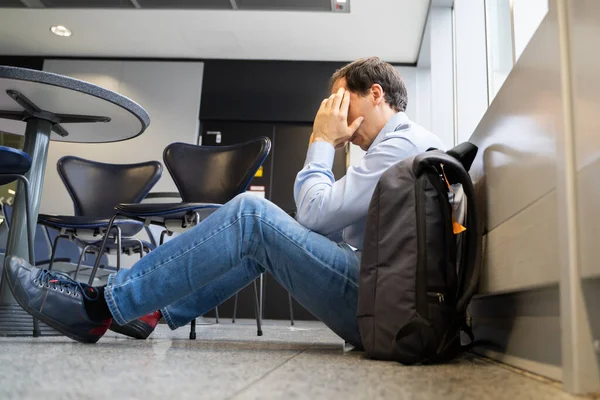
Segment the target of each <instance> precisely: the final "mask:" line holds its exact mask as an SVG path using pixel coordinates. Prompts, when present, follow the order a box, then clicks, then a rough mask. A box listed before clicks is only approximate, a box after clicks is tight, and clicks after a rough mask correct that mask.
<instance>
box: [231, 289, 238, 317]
mask: <svg viewBox="0 0 600 400" xmlns="http://www.w3.org/2000/svg"><path fill="white" fill-rule="evenodd" d="M237 301H238V294H237V293H236V294H235V297H234V299H233V318H232V319H231V323H232V324H235V316H236V315H237Z"/></svg>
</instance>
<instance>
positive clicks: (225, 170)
mask: <svg viewBox="0 0 600 400" xmlns="http://www.w3.org/2000/svg"><path fill="white" fill-rule="evenodd" d="M270 150H271V141H270V140H269V139H268V138H266V137H261V138H258V139H254V140H250V141H247V142H245V143H240V144H236V145H232V146H196V145H192V144H187V143H172V144H170V145H169V146H167V148H166V149H165V151H164V153H163V161H164V163H165V166H166V167H167V170H168V171H169V173H170V175H171V177H172V178H173V181H175V184H176V186H177V189H178V190H179V194H180V195H181V199H182V201H181V202H176V203H140V204H135V203H132V202H122V203H123V204H119V205H117V206H116V207H115V210H116V214H115V215H114V216H113V218H112V219H111V220H110V221H109V223H108V229H112V226H113V224H115V223H116V222H117V221H119V219H120V218H127V219H130V220H136V221H139V222H140V223H142V224H156V225H159V226H162V227H163V228H164V230H163V232H162V234H161V239H160V244H162V242H163V241H164V237H165V236H166V235H169V236H170V235H171V234H173V233H175V232H183V231H185V230H187V229H190V228H192V227H194V226H195V225H196V224H198V223H199V222H200V221H202V219H204V218H206V217H207V216H208V215H210V214H211V213H212V212H214V211H215V210H217V209H218V208H219V207H221V205H223V204H225V203H227V202H228V201H230V200H231V199H233V198H234V197H235V196H237V195H238V194H240V193H243V192H244V191H246V189H247V187H248V185H249V184H250V182H251V181H252V178H253V177H254V175H255V173H256V171H257V170H258V168H259V167H260V166H261V165H262V164H263V162H264V161H265V159H266V158H267V156H268V155H269V152H270ZM107 243H108V237H105V238H104V241H103V243H102V244H101V245H100V251H103V250H102V249H104V247H105V246H106V244H107ZM98 266H99V262H98V261H97V265H95V266H94V270H93V271H92V276H93V274H94V273H95V271H96V270H97V268H98ZM253 285H254V299H255V301H254V310H255V315H256V324H257V334H258V335H259V336H261V335H262V328H261V315H260V311H259V308H260V306H259V304H258V294H257V288H256V282H254V283H253ZM195 338H196V321H195V320H193V321H192V324H191V330H190V339H195Z"/></svg>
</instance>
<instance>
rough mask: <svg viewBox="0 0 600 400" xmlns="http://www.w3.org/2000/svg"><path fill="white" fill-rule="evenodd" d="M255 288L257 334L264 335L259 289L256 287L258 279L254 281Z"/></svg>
mask: <svg viewBox="0 0 600 400" xmlns="http://www.w3.org/2000/svg"><path fill="white" fill-rule="evenodd" d="M252 286H253V288H254V316H255V317H256V335H257V336H262V334H263V332H262V318H261V317H260V307H259V305H258V293H257V292H258V290H257V289H256V280H254V281H252Z"/></svg>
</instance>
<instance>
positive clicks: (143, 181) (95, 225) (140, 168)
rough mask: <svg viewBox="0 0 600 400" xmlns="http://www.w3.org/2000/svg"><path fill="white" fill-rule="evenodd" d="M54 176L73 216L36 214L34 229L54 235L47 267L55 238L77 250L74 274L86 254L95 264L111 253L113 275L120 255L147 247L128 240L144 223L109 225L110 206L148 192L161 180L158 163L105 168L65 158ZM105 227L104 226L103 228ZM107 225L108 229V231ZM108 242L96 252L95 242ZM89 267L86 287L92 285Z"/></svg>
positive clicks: (122, 220) (136, 199)
mask: <svg viewBox="0 0 600 400" xmlns="http://www.w3.org/2000/svg"><path fill="white" fill-rule="evenodd" d="M57 168H58V173H59V175H60V177H61V179H62V181H63V183H64V184H65V186H66V188H67V191H68V192H69V195H70V196H71V199H72V200H73V205H74V208H75V215H74V216H66V215H47V214H40V215H39V216H38V221H39V223H40V224H42V225H44V226H47V227H49V228H53V229H56V230H58V231H59V232H60V234H59V235H58V236H56V238H55V239H54V241H53V245H52V253H51V256H50V265H49V267H48V269H52V264H53V262H54V259H55V256H56V250H57V246H58V241H59V240H60V239H68V240H74V241H76V242H77V244H78V245H79V246H80V247H82V248H83V251H82V252H81V255H80V258H79V263H78V267H77V270H76V272H75V274H76V275H77V273H78V272H79V268H80V267H81V264H82V260H83V257H84V256H85V254H86V253H87V252H89V251H92V252H95V253H96V254H98V257H96V260H97V262H96V263H95V264H94V265H96V264H99V263H100V261H101V257H100V256H101V255H103V254H104V252H105V251H110V250H115V252H116V255H117V270H119V269H120V267H121V253H123V252H131V249H135V251H136V252H137V251H139V252H141V253H143V251H144V250H148V251H149V250H150V247H151V246H148V244H144V243H143V242H141V241H140V240H138V239H133V238H132V237H133V236H134V235H136V234H137V233H139V232H140V231H141V230H142V229H143V228H144V224H143V223H142V222H140V221H134V220H130V219H125V218H120V219H117V220H111V218H112V217H113V215H114V207H115V205H117V204H119V203H123V202H127V203H134V202H139V201H141V200H142V199H143V198H144V197H145V196H146V195H147V194H148V192H149V191H150V190H151V189H152V188H153V187H154V185H155V184H156V182H158V180H159V179H160V177H161V175H162V165H161V164H160V162H158V161H149V162H144V163H138V164H106V163H100V162H95V161H90V160H85V159H83V158H78V157H73V156H66V157H63V158H61V159H60V160H59V161H58V163H57ZM109 222H110V224H109ZM109 225H110V226H109ZM103 238H104V239H107V240H108V239H109V238H110V239H111V241H112V243H110V244H109V245H106V243H104V246H103V247H102V250H100V243H101V239H103ZM96 271H97V268H95V269H94V270H93V272H92V274H91V276H90V279H89V283H90V284H93V281H94V277H95V272H96Z"/></svg>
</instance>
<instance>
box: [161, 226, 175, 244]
mask: <svg viewBox="0 0 600 400" xmlns="http://www.w3.org/2000/svg"><path fill="white" fill-rule="evenodd" d="M171 235H173V232H171V231H169V230H168V229H165V230H164V231H162V232H161V233H160V244H159V246H162V245H163V243H164V242H165V236H169V237H171Z"/></svg>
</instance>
